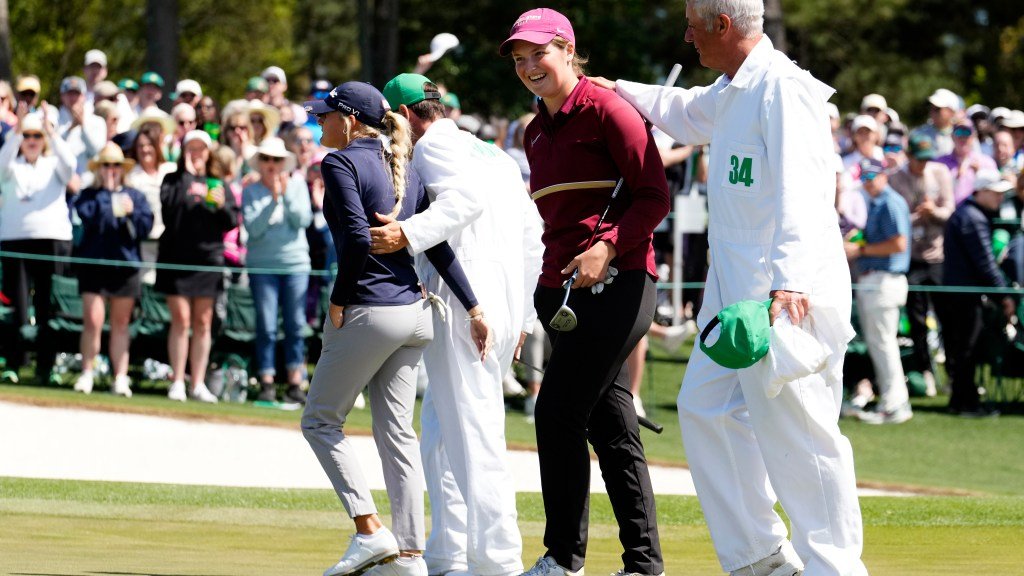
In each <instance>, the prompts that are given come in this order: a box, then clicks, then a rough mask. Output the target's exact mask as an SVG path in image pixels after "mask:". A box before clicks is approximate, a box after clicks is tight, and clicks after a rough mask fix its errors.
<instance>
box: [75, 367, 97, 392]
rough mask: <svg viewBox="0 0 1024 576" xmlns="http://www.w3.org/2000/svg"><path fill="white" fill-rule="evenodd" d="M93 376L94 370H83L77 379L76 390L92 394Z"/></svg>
mask: <svg viewBox="0 0 1024 576" xmlns="http://www.w3.org/2000/svg"><path fill="white" fill-rule="evenodd" d="M92 385H93V377H92V372H82V375H81V376H79V377H78V380H75V392H81V393H82V394H92Z"/></svg>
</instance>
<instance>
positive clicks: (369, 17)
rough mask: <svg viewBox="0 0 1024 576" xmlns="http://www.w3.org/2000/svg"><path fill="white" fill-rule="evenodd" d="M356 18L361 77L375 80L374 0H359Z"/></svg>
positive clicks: (368, 80)
mask: <svg viewBox="0 0 1024 576" xmlns="http://www.w3.org/2000/svg"><path fill="white" fill-rule="evenodd" d="M357 10H358V13H357V15H356V20H357V22H359V79H360V80H362V81H363V82H371V83H372V82H373V76H374V74H373V69H374V67H373V64H374V61H375V58H374V55H375V52H374V40H373V37H374V34H373V24H374V18H373V12H374V11H373V0H359V2H358V5H357Z"/></svg>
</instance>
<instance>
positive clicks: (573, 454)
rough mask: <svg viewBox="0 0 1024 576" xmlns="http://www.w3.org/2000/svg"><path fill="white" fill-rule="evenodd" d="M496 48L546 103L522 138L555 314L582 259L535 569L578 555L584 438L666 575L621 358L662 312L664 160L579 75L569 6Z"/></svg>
mask: <svg viewBox="0 0 1024 576" xmlns="http://www.w3.org/2000/svg"><path fill="white" fill-rule="evenodd" d="M499 52H500V54H502V55H503V56H504V55H509V54H511V55H512V59H513V60H514V61H515V68H516V73H517V74H518V76H519V78H520V80H522V81H523V84H525V85H526V87H527V88H529V89H530V91H531V92H533V93H534V94H535V95H536V96H537V97H538V99H539V103H540V113H539V114H538V115H537V117H536V118H535V119H534V120H533V122H531V123H530V125H529V126H528V127H527V128H526V138H525V144H526V154H527V158H528V160H529V162H530V169H531V174H530V189H531V190H532V191H533V199H534V201H535V202H536V203H537V208H538V210H539V211H540V214H541V216H542V217H543V219H544V223H545V230H544V236H543V241H544V246H545V252H544V265H543V270H542V273H541V277H540V282H539V286H538V287H537V292H536V295H535V301H536V305H537V313H538V315H539V316H540V318H541V320H542V321H543V322H544V324H545V325H546V326H547V325H548V322H549V321H550V320H551V319H552V318H553V317H554V316H555V313H556V312H557V311H558V309H559V308H560V306H561V304H562V298H563V296H564V294H565V292H564V289H563V284H564V283H565V282H566V281H568V280H570V279H572V274H573V272H578V274H577V275H576V277H575V281H574V282H573V286H572V287H573V290H572V291H571V295H570V297H569V301H568V304H569V307H570V308H572V310H573V311H574V312H575V314H576V317H577V319H578V325H577V326H576V328H575V329H574V330H572V331H561V332H560V331H557V330H555V329H553V328H550V327H549V328H548V333H549V335H550V337H551V341H552V353H551V360H550V362H549V364H548V369H547V372H546V374H545V376H544V382H543V384H542V385H541V392H540V396H539V398H538V400H537V408H536V414H535V418H536V422H537V451H538V455H539V457H540V469H541V470H540V471H541V486H542V488H543V492H544V511H545V514H546V516H547V525H546V528H545V532H544V545H545V546H546V547H547V552H546V554H545V556H544V557H542V558H541V559H540V560H538V561H537V564H536V565H535V566H534V567H533V568H532V569H531V570H530V571H528V572H527V573H526V574H527V575H528V576H542V575H553V576H564V575H566V574H568V575H572V574H574V573H576V572H579V571H580V570H581V569H582V568H583V562H584V556H585V553H586V546H587V523H588V518H587V514H588V499H589V490H590V458H589V453H588V450H587V441H588V440H589V441H590V443H591V444H592V445H593V446H594V451H595V452H596V453H597V456H598V460H599V462H600V464H601V471H602V475H603V477H604V482H605V486H606V487H607V489H608V496H609V498H610V499H611V501H612V507H613V509H614V510H615V515H616V519H617V520H618V523H619V538H620V540H621V542H622V545H623V547H624V549H625V551H624V553H623V555H622V560H623V564H624V567H623V568H624V570H623V573H624V574H641V575H658V574H661V573H663V572H664V566H663V564H662V557H661V547H660V544H659V541H658V528H657V521H656V519H655V508H654V495H653V492H652V490H651V479H650V474H649V472H648V470H647V461H646V458H645V456H644V451H643V445H642V444H641V443H640V433H639V427H638V424H637V417H636V411H635V409H634V408H633V399H632V396H631V395H630V393H629V374H628V372H627V371H626V370H625V369H624V366H623V363H624V362H625V360H626V357H627V356H628V355H629V353H630V351H631V350H632V349H633V348H634V347H635V346H636V344H637V342H638V341H639V340H640V338H641V337H642V336H643V335H644V334H645V333H646V332H647V329H648V328H649V327H650V325H651V320H652V318H653V316H654V307H655V287H654V281H655V279H656V278H657V275H656V273H655V266H654V249H653V247H652V245H651V238H652V233H653V231H654V227H655V226H656V225H657V224H658V223H659V222H660V221H661V220H662V218H664V217H665V215H666V214H668V211H669V195H668V185H667V183H666V182H665V171H664V168H663V167H662V163H661V158H660V156H659V155H658V149H657V147H656V146H655V144H654V139H653V138H652V137H651V135H650V133H649V132H648V130H647V128H646V127H645V125H644V122H643V119H642V118H641V117H640V114H639V113H637V112H636V111H635V110H634V109H633V108H632V107H630V106H629V104H627V103H626V102H625V101H624V100H622V99H621V98H619V97H618V96H617V95H615V93H614V92H611V91H608V90H604V89H601V88H598V87H597V86H594V85H593V84H591V82H590V81H589V80H588V79H587V78H586V77H585V76H583V71H582V69H581V67H582V64H583V63H585V62H584V61H582V59H581V58H580V57H579V56H578V55H577V54H576V47H575V36H574V34H573V30H572V25H571V24H570V23H569V21H568V19H566V18H565V16H563V15H561V14H559V13H558V12H555V11H554V10H551V9H548V8H539V9H535V10H530V11H529V12H526V13H525V14H523V15H522V16H521V17H520V18H519V20H518V21H517V22H516V23H515V25H514V26H513V27H512V31H511V34H510V36H509V38H508V40H506V41H505V42H504V43H503V44H502V45H501V48H500V50H499ZM620 179H621V180H622V181H623V185H622V188H621V191H620V192H619V194H618V196H617V197H616V198H615V199H614V200H611V198H612V194H613V190H614V189H615V187H616V183H617V182H618V181H619V180H620ZM609 203H610V209H609V210H608V214H607V217H606V218H605V219H604V221H603V222H601V223H600V225H599V221H600V219H601V214H602V212H603V211H604V210H605V207H606V206H609ZM596 226H599V229H597V230H596V231H595V227H596ZM610 271H611V273H610ZM616 272H617V275H616ZM613 279H614V283H613V282H612V280H613Z"/></svg>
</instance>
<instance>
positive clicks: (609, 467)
mask: <svg viewBox="0 0 1024 576" xmlns="http://www.w3.org/2000/svg"><path fill="white" fill-rule="evenodd" d="M655 292H656V291H655V288H654V282H653V281H652V280H651V278H650V277H649V276H648V275H647V274H646V273H645V272H644V271H642V270H636V271H627V272H621V273H620V274H619V276H618V277H617V278H616V279H615V281H614V282H613V283H612V284H608V285H606V286H605V289H604V292H603V293H601V294H597V295H595V294H592V293H591V291H590V289H589V288H586V289H578V290H573V291H572V295H571V296H570V298H569V307H570V308H572V309H573V311H574V312H575V313H576V317H577V319H578V325H577V326H576V329H575V330H573V331H571V332H558V331H555V330H553V329H551V328H550V327H549V326H548V322H549V321H550V320H551V318H552V317H553V316H554V314H555V312H556V311H557V310H558V308H559V307H560V306H561V304H562V297H563V296H564V294H565V291H564V290H562V289H557V288H544V287H538V288H537V292H536V294H535V302H536V306H537V314H538V316H539V317H540V320H541V322H543V323H544V327H545V330H546V331H547V332H548V336H549V337H550V338H551V343H552V351H551V359H550V361H549V363H548V368H547V371H546V373H545V375H544V380H543V382H542V384H541V388H540V396H539V397H538V398H537V409H536V413H535V418H536V423H537V453H538V456H539V459H540V479H541V488H542V490H543V498H544V514H545V516H546V518H547V524H546V527H545V530H544V546H545V547H546V548H547V556H550V557H552V558H553V559H554V560H555V561H556V562H558V564H559V565H560V566H563V567H565V568H568V569H570V570H573V571H576V570H579V569H580V568H582V567H583V560H584V558H585V557H586V552H587V528H588V524H589V510H590V453H589V450H588V448H587V442H588V441H589V442H590V444H591V445H592V446H593V447H594V452H595V453H596V454H597V458H598V462H599V463H600V466H601V476H602V478H604V483H605V486H606V488H607V490H608V497H609V499H610V500H611V503H612V509H613V511H614V512H615V518H616V520H617V521H618V524H619V541H620V542H621V543H622V546H623V549H624V552H623V554H622V561H623V567H624V568H625V570H626V571H627V572H638V573H640V574H661V573H662V572H663V571H664V565H663V562H662V556H661V544H660V542H659V539H658V523H657V519H656V512H655V506H654V493H653V491H652V489H651V477H650V473H649V471H648V469H647V459H646V457H645V456H644V448H643V444H642V443H641V442H640V430H639V425H638V424H637V419H636V411H635V409H634V408H633V397H632V395H631V394H630V393H629V374H628V371H627V370H626V368H625V366H624V365H623V364H624V362H625V361H626V357H628V356H629V353H630V352H631V351H632V350H633V348H634V347H636V345H637V342H639V341H640V338H642V337H643V335H644V334H646V333H647V331H648V329H650V326H651V320H652V319H653V317H654V307H655Z"/></svg>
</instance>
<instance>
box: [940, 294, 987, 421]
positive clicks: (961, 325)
mask: <svg viewBox="0 0 1024 576" xmlns="http://www.w3.org/2000/svg"><path fill="white" fill-rule="evenodd" d="M935 304H936V307H937V311H938V313H939V321H940V322H942V340H943V342H944V344H945V347H946V373H947V374H948V375H949V379H950V387H951V388H952V391H953V392H952V394H951V395H950V397H949V408H950V410H954V411H971V410H976V409H977V408H978V407H979V404H980V403H981V399H980V397H979V396H978V385H977V383H975V381H974V376H975V370H976V369H977V367H978V340H979V338H980V336H981V329H982V326H983V325H984V315H983V312H984V310H983V308H984V306H983V302H982V300H981V295H979V294H942V295H940V296H939V297H937V298H936V299H935Z"/></svg>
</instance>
